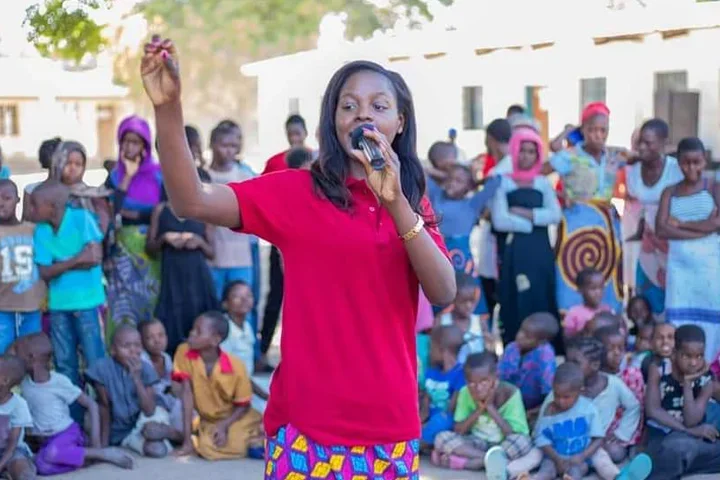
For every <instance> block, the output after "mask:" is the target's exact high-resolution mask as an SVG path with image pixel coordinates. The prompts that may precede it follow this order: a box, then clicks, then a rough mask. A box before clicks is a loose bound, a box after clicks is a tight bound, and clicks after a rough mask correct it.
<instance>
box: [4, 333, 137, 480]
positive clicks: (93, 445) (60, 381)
mask: <svg viewBox="0 0 720 480" xmlns="http://www.w3.org/2000/svg"><path fill="white" fill-rule="evenodd" d="M17 353H18V356H19V357H20V358H22V359H23V360H24V361H25V367H26V369H27V376H26V377H25V379H24V380H23V381H22V384H21V390H22V396H23V398H24V399H25V401H26V402H27V404H28V407H29V409H30V413H31V414H32V418H33V424H34V428H33V430H32V432H33V435H34V436H37V437H40V438H41V447H40V450H39V451H38V453H37V455H35V466H36V467H37V473H39V474H40V475H46V476H49V475H59V474H62V473H69V472H72V471H75V470H77V469H79V468H81V467H83V466H84V465H87V464H88V463H89V462H106V463H112V464H115V465H117V466H118V467H121V468H127V469H130V468H132V467H133V459H132V457H131V456H130V455H128V454H126V453H125V452H124V451H122V450H120V449H115V448H102V447H101V442H100V411H99V409H98V405H97V403H95V400H93V399H92V398H90V397H89V396H87V395H85V394H84V393H83V392H82V390H80V389H79V388H78V387H77V386H76V385H73V384H72V382H71V381H70V379H68V378H67V377H66V376H65V375H63V374H61V373H57V372H53V371H51V370H50V362H51V360H52V345H51V344H50V339H49V338H48V337H47V335H45V334H44V333H36V334H34V335H30V336H29V337H27V341H24V342H21V343H19V344H18V348H17ZM75 402H78V403H79V404H80V405H82V406H83V407H84V408H85V409H86V410H87V412H88V415H89V417H90V447H89V448H86V447H85V435H84V433H83V430H82V427H81V426H80V425H78V424H77V423H75V421H73V419H72V418H71V417H70V405H72V404H73V403H75Z"/></svg>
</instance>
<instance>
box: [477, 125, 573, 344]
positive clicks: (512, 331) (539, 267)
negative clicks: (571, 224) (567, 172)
mask: <svg viewBox="0 0 720 480" xmlns="http://www.w3.org/2000/svg"><path fill="white" fill-rule="evenodd" d="M510 156H511V158H512V163H513V171H512V172H511V173H510V174H507V175H503V177H502V183H501V184H500V187H499V188H498V190H497V192H495V197H494V198H493V201H492V206H491V208H490V212H491V214H492V225H493V228H494V229H495V230H496V231H497V232H499V234H498V245H499V246H502V248H501V249H499V250H500V252H501V256H500V262H499V263H500V282H499V285H498V287H499V288H498V291H499V292H500V295H499V297H500V298H499V300H500V322H501V324H502V329H503V334H502V338H503V344H504V345H508V344H509V343H510V342H514V341H515V335H516V334H517V332H518V330H519V329H520V324H521V323H522V321H523V320H524V319H525V318H527V317H528V316H530V315H531V314H533V313H537V312H549V313H551V314H553V315H556V316H557V304H556V302H555V256H554V254H553V250H552V247H551V246H550V237H549V236H548V226H550V225H555V224H557V223H559V222H560V218H561V216H562V213H561V211H560V202H559V201H558V199H557V195H556V194H555V190H554V189H553V186H552V185H551V184H550V181H549V180H548V179H547V178H546V177H545V176H543V175H542V174H541V169H542V164H543V143H542V139H541V138H540V136H539V135H538V134H537V133H536V132H535V131H534V130H532V129H530V128H519V129H517V130H515V132H514V133H513V136H512V138H511V139H510Z"/></svg>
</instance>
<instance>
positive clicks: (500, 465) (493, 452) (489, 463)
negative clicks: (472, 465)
mask: <svg viewBox="0 0 720 480" xmlns="http://www.w3.org/2000/svg"><path fill="white" fill-rule="evenodd" d="M507 465H508V460H507V456H506V455H505V451H504V450H503V449H502V447H492V448H491V449H490V450H488V451H487V453H486V454H485V475H486V476H487V480H507V478H508V475H507Z"/></svg>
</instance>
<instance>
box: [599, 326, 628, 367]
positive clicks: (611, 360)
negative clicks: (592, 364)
mask: <svg viewBox="0 0 720 480" xmlns="http://www.w3.org/2000/svg"><path fill="white" fill-rule="evenodd" d="M603 345H604V346H605V365H606V367H607V368H608V370H609V371H610V372H612V373H617V372H619V371H620V365H621V364H622V361H623V358H625V354H626V353H627V349H626V346H625V335H623V334H621V333H618V334H616V335H608V336H606V337H605V338H604V339H603Z"/></svg>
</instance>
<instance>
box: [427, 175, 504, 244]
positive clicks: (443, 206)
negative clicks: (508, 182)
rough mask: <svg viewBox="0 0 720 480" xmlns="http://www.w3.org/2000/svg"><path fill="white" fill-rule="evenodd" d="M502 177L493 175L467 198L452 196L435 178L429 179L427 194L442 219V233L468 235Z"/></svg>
mask: <svg viewBox="0 0 720 480" xmlns="http://www.w3.org/2000/svg"><path fill="white" fill-rule="evenodd" d="M499 185H500V177H492V178H490V179H489V180H488V181H487V182H486V183H485V186H484V187H483V188H482V189H480V190H478V191H477V192H474V193H473V194H472V195H469V196H467V197H465V198H460V199H457V198H450V197H448V196H447V195H446V194H445V191H444V190H443V189H442V188H441V187H440V185H438V184H437V182H435V181H434V180H433V179H431V178H428V180H427V194H428V199H429V200H430V203H431V204H432V207H433V210H434V211H435V215H437V216H438V218H439V219H440V224H439V225H438V227H439V228H440V233H442V235H443V236H444V237H467V236H470V232H472V229H473V228H475V225H477V223H478V221H479V220H480V215H481V214H482V212H483V210H484V209H485V207H486V206H487V205H488V202H489V201H490V200H491V199H492V198H493V195H495V191H496V190H497V188H498V186H499Z"/></svg>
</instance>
